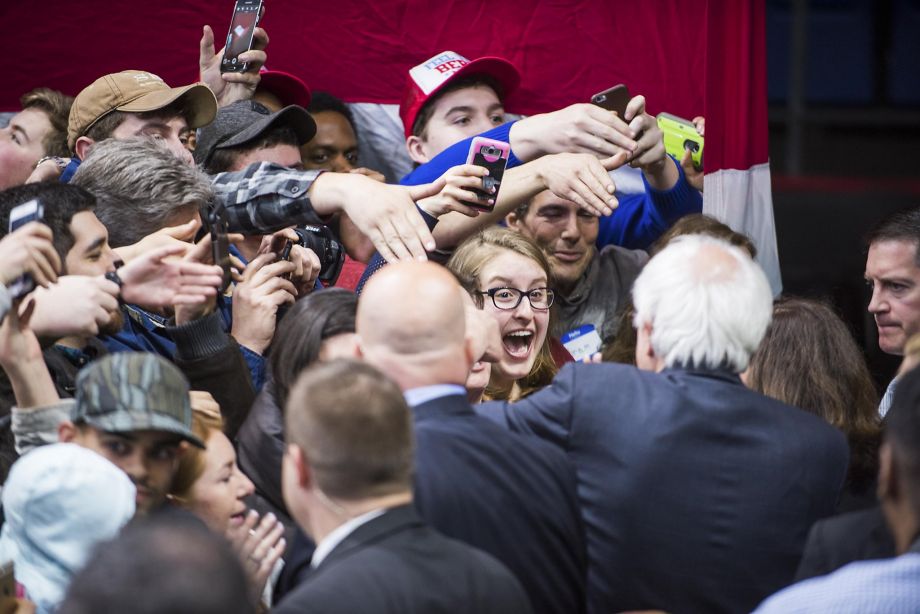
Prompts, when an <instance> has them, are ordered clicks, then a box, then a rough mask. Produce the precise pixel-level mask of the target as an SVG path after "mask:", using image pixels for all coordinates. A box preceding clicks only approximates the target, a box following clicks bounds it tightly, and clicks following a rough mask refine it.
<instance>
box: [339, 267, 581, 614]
mask: <svg viewBox="0 0 920 614" xmlns="http://www.w3.org/2000/svg"><path fill="white" fill-rule="evenodd" d="M463 294H464V293H463V291H462V290H461V288H460V286H459V285H458V284H457V282H456V281H455V280H454V278H453V277H452V276H451V275H450V273H449V272H448V271H447V270H446V269H444V268H443V267H440V266H437V265H434V264H430V263H417V262H413V263H401V264H397V265H391V266H389V267H386V268H385V269H383V270H381V271H380V272H379V273H377V274H376V275H375V276H374V277H373V278H372V279H371V281H370V282H369V283H368V284H367V286H366V287H365V289H364V293H363V294H362V296H361V300H360V302H359V303H358V318H357V332H358V337H359V346H360V351H361V353H362V355H363V357H364V359H365V360H366V361H367V362H369V363H371V364H372V365H374V366H375V367H377V368H378V369H380V370H381V371H383V372H384V373H386V374H387V375H389V376H390V377H391V378H392V379H393V380H394V381H396V383H397V384H399V386H400V388H402V390H403V393H404V394H405V397H406V400H407V401H408V403H409V405H410V407H411V408H412V411H413V418H414V424H415V437H416V453H415V454H416V456H415V466H416V473H415V503H416V506H417V508H418V511H419V513H420V514H421V516H422V518H423V519H424V520H425V521H427V522H428V523H429V524H431V525H432V526H433V527H434V528H436V529H438V530H439V531H441V532H442V533H444V534H446V535H447V536H449V537H453V538H455V539H459V540H461V541H465V542H466V543H468V544H471V545H473V546H475V547H477V548H479V549H481V550H484V551H486V552H488V553H490V554H492V555H493V556H495V557H496V558H497V559H499V560H500V561H501V562H503V563H504V564H505V565H506V566H507V567H508V568H509V569H511V571H512V572H514V574H515V575H516V576H517V577H518V579H519V580H520V581H521V584H522V585H523V586H524V589H525V590H526V591H527V594H528V596H529V597H530V599H531V603H532V604H533V606H534V611H535V612H542V613H550V612H582V611H584V607H585V606H584V585H585V550H584V539H583V532H582V528H581V522H580V520H579V511H578V507H577V505H576V503H575V500H576V494H575V489H574V476H573V474H572V471H571V468H570V466H569V464H568V461H567V460H566V458H565V455H564V454H563V453H562V452H561V451H559V450H557V449H554V448H553V447H552V446H549V445H547V444H545V443H544V442H542V441H539V440H538V439H536V438H529V437H522V436H519V435H515V434H513V433H510V432H508V431H507V430H504V429H501V428H499V427H498V426H496V425H495V424H493V423H492V422H491V421H489V420H487V419H485V418H481V417H478V416H477V415H476V414H475V413H474V412H473V409H472V407H471V406H470V404H469V401H468V400H467V396H466V395H467V391H466V389H465V388H464V384H465V383H466V381H467V377H468V375H469V374H470V367H471V366H472V365H473V363H474V360H476V359H478V358H479V357H480V356H479V354H483V353H486V352H485V350H483V349H482V347H483V346H482V344H481V343H477V342H476V340H475V339H474V338H473V335H467V331H466V308H465V306H464V303H463V299H462V295H463ZM485 336H486V338H487V333H486V334H485ZM477 346H478V348H479V349H477Z"/></svg>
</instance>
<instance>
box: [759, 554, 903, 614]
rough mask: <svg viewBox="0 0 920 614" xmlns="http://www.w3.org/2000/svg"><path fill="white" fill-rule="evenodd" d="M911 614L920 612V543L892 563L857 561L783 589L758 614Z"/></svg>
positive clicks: (886, 560) (763, 605) (888, 560)
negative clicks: (830, 572) (828, 573)
mask: <svg viewBox="0 0 920 614" xmlns="http://www.w3.org/2000/svg"><path fill="white" fill-rule="evenodd" d="M796 612H802V613H803V614H804V613H806V612H808V613H809V614H821V613H823V612H826V613H827V614H846V613H848V612H853V613H854V614H855V613H857V612H859V613H862V612H872V613H873V614H901V613H903V614H909V613H916V612H920V541H918V542H915V543H914V546H913V547H912V548H911V549H910V551H909V552H907V553H906V554H903V555H901V556H899V557H897V558H893V559H883V560H880V561H858V562H856V563H850V564H849V565H847V566H846V567H842V568H840V569H838V570H837V571H835V572H834V573H832V574H830V575H827V576H822V577H819V578H812V579H810V580H805V581H804V582H800V583H798V584H794V585H792V586H790V587H789V588H787V589H784V590H782V591H780V592H778V593H776V594H775V595H773V596H772V597H770V598H769V599H767V600H766V601H764V602H763V603H762V604H760V607H759V608H757V610H756V612H755V614H780V613H782V614H795V613H796Z"/></svg>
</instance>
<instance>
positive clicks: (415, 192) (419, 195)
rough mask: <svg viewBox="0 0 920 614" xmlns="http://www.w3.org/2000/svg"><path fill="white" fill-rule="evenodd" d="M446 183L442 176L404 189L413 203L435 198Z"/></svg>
mask: <svg viewBox="0 0 920 614" xmlns="http://www.w3.org/2000/svg"><path fill="white" fill-rule="evenodd" d="M446 183H447V181H446V180H445V178H444V177H443V176H441V177H439V178H437V179H436V180H434V181H432V182H431V183H423V184H422V185H414V186H409V187H407V188H404V189H405V190H406V191H408V192H409V198H411V199H412V201H413V202H415V201H418V200H422V199H423V198H428V197H429V196H434V195H435V194H437V193H438V192H440V191H441V190H442V189H443V188H444V185H445V184H446ZM423 223H424V222H423ZM432 249H434V248H432Z"/></svg>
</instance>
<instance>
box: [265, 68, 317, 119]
mask: <svg viewBox="0 0 920 614" xmlns="http://www.w3.org/2000/svg"><path fill="white" fill-rule="evenodd" d="M259 77H261V80H260V81H259V87H260V88H261V89H264V90H265V91H267V92H271V93H272V94H274V95H275V96H277V97H278V100H280V101H281V104H282V105H283V106H285V107H287V106H290V105H292V104H296V105H297V106H301V107H303V108H305V109H306V108H307V107H308V106H310V100H311V98H312V96H311V95H310V88H308V87H307V84H306V83H304V82H303V80H302V79H300V78H299V77H295V76H294V75H292V74H291V73H287V72H283V71H280V70H266V69H264V68H263V69H262V70H260V71H259Z"/></svg>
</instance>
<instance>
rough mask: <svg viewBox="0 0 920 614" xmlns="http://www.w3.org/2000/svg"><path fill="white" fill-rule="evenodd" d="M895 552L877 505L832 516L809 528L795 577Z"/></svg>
mask: <svg viewBox="0 0 920 614" xmlns="http://www.w3.org/2000/svg"><path fill="white" fill-rule="evenodd" d="M896 555H897V552H896V551H895V545H894V537H892V535H891V531H889V530H888V525H887V524H886V523H885V516H884V514H882V509H881V508H880V507H878V506H876V507H874V508H871V509H868V510H860V511H858V512H851V513H849V514H843V515H840V516H834V517H833V518H827V519H825V520H821V521H820V522H817V523H815V526H813V527H812V528H811V531H810V532H809V533H808V541H807V542H806V544H805V553H804V554H803V555H802V562H801V563H800V564H799V569H798V571H797V572H796V574H795V580H796V582H799V581H801V580H807V579H808V578H814V577H815V576H823V575H826V574H829V573H831V572H833V571H837V570H838V569H840V568H841V567H843V566H844V565H849V564H850V563H852V562H854V561H865V560H869V559H889V558H892V557H894V556H896Z"/></svg>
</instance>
